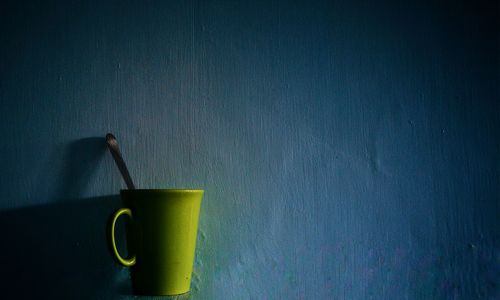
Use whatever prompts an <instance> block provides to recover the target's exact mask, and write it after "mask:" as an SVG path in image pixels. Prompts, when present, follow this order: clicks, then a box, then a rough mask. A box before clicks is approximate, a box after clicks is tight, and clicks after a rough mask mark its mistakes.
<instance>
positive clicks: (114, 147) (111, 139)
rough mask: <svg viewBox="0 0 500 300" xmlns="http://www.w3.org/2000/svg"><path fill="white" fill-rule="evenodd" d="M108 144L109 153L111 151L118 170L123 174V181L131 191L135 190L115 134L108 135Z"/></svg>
mask: <svg viewBox="0 0 500 300" xmlns="http://www.w3.org/2000/svg"><path fill="white" fill-rule="evenodd" d="M106 144H108V148H109V151H111V155H112V156H113V158H114V160H115V162H116V165H117V166H118V169H119V170H120V173H121V174H122V177H123V180H125V184H127V188H128V189H129V190H135V186H134V183H133V182H132V178H130V174H129V173H128V169H127V166H126V165H125V161H123V158H122V155H121V153H120V149H119V148H118V141H117V140H116V138H115V136H114V135H113V134H111V133H108V134H106Z"/></svg>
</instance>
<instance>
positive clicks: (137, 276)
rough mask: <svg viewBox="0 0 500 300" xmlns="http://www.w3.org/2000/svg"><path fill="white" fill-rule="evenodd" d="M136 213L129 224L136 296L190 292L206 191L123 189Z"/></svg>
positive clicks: (131, 208) (124, 195)
mask: <svg viewBox="0 0 500 300" xmlns="http://www.w3.org/2000/svg"><path fill="white" fill-rule="evenodd" d="M120 194H121V197H122V200H123V202H124V204H125V206H126V207H127V208H129V209H130V210H131V212H132V222H129V223H128V226H127V246H128V251H129V253H131V254H134V255H135V257H136V263H135V264H134V265H133V266H132V267H131V270H130V272H131V279H132V288H133V291H134V293H136V294H143V295H177V294H183V293H187V292H189V289H190V285H191V273H192V270H193V261H194V255H195V248H196V236H197V230H198V219H199V214H200V205H201V200H202V197H203V190H185V189H138V190H122V191H121V192H120Z"/></svg>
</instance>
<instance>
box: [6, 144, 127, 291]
mask: <svg viewBox="0 0 500 300" xmlns="http://www.w3.org/2000/svg"><path fill="white" fill-rule="evenodd" d="M66 148H67V149H66V150H67V153H68V155H67V156H66V157H64V158H63V159H65V161H64V163H65V165H66V167H65V169H64V170H63V172H62V174H61V178H59V180H58V182H60V183H61V184H60V186H59V187H57V189H56V190H57V193H56V195H55V198H57V202H56V203H54V204H49V205H43V206H35V207H29V208H20V209H15V210H7V211H3V212H0V228H1V229H2V236H1V246H0V268H1V272H0V288H1V293H2V298H5V299H19V298H21V299H25V298H36V297H41V298H56V299H91V298H102V297H104V298H109V297H106V296H112V295H117V294H122V295H123V294H130V293H131V291H130V284H129V281H128V279H127V278H128V270H126V269H124V268H122V267H120V266H118V265H117V264H115V262H114V261H113V259H112V258H111V256H110V254H109V251H108V248H107V241H106V224H107V223H106V221H107V220H108V218H109V216H110V214H111V213H112V212H113V211H114V210H115V209H117V208H119V207H120V199H119V196H118V195H113V196H102V197H94V198H79V197H78V196H79V194H80V193H81V192H82V191H83V189H84V188H85V187H86V185H87V184H88V182H89V181H90V179H91V176H92V174H93V172H94V171H95V168H96V167H97V165H98V164H97V162H98V161H99V160H100V159H101V158H102V157H103V154H104V153H105V149H106V148H105V142H104V138H97V137H96V138H94V137H92V138H85V139H79V140H76V141H73V142H71V143H69V144H68V145H67V147H66ZM119 231H120V230H119ZM117 239H118V241H119V243H120V244H121V245H123V246H122V248H124V245H125V242H124V233H123V231H120V232H119V233H118V236H117ZM121 251H122V252H123V253H126V251H125V249H121ZM106 294H109V295H106Z"/></svg>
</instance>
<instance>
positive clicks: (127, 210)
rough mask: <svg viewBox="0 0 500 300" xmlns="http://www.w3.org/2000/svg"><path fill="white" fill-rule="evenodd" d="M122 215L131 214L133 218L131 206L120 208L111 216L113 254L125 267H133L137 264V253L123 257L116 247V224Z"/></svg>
mask: <svg viewBox="0 0 500 300" xmlns="http://www.w3.org/2000/svg"><path fill="white" fill-rule="evenodd" d="M121 215H127V216H129V218H130V219H132V220H133V218H132V211H131V210H130V208H120V209H118V210H117V211H116V212H115V213H114V214H113V215H112V216H111V226H110V229H111V232H110V238H111V249H112V250H113V254H114V256H115V258H116V259H117V260H118V262H119V263H120V264H122V265H124V266H125V267H131V266H133V265H135V255H133V256H132V257H131V258H123V257H121V255H120V253H118V249H117V248H116V241H115V224H116V221H117V220H118V218H119V217H120V216H121Z"/></svg>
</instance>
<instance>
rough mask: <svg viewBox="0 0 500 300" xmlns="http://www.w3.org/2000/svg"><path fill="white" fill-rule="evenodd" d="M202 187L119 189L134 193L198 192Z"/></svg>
mask: <svg viewBox="0 0 500 300" xmlns="http://www.w3.org/2000/svg"><path fill="white" fill-rule="evenodd" d="M204 191H205V190H203V189H184V188H181V189H133V190H129V189H120V192H121V193H136V192H155V193H158V192H159V193H200V192H204Z"/></svg>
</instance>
